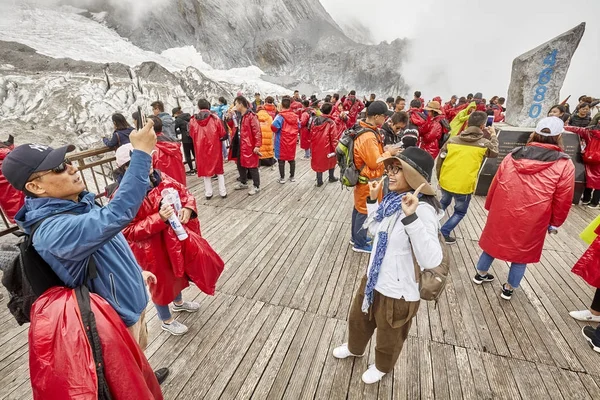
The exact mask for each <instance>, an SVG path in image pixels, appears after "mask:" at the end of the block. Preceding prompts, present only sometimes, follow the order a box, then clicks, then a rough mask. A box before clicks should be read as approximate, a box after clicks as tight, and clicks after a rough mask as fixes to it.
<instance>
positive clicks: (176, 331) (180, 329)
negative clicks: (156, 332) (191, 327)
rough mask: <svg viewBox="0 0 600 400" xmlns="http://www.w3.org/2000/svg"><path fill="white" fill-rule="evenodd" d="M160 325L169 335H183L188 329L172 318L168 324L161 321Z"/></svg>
mask: <svg viewBox="0 0 600 400" xmlns="http://www.w3.org/2000/svg"><path fill="white" fill-rule="evenodd" d="M160 327H161V328H162V330H163V331H167V332H169V333H170V334H171V335H175V336H179V335H183V334H184V333H186V332H187V331H188V327H187V326H185V325H184V324H182V323H181V322H179V321H177V320H173V322H171V323H170V324H165V323H164V322H163V323H162V325H161V326H160Z"/></svg>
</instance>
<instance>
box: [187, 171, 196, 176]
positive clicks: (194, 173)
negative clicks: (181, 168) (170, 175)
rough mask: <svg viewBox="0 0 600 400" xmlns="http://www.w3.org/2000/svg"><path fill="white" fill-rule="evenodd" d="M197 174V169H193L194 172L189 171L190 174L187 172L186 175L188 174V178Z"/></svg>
mask: <svg viewBox="0 0 600 400" xmlns="http://www.w3.org/2000/svg"><path fill="white" fill-rule="evenodd" d="M196 173H197V172H196V170H195V169H193V170H191V171H188V172H186V173H185V174H186V175H187V176H193V175H196Z"/></svg>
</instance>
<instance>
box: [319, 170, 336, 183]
mask: <svg viewBox="0 0 600 400" xmlns="http://www.w3.org/2000/svg"><path fill="white" fill-rule="evenodd" d="M334 172H335V168H331V169H330V170H329V180H333V179H334V178H335V176H334V175H333V173H334ZM317 183H318V184H319V185H322V184H323V173H322V172H317Z"/></svg>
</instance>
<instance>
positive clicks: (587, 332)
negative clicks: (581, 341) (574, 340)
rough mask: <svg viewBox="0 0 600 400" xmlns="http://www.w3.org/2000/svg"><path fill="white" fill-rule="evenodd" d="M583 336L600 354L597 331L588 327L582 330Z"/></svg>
mask: <svg viewBox="0 0 600 400" xmlns="http://www.w3.org/2000/svg"><path fill="white" fill-rule="evenodd" d="M581 334H582V335H583V337H584V338H585V340H587V341H588V343H589V344H590V347H591V348H592V350H594V351H595V352H596V353H600V341H599V340H598V339H597V338H596V329H594V328H593V327H591V326H589V325H587V326H584V327H583V328H581Z"/></svg>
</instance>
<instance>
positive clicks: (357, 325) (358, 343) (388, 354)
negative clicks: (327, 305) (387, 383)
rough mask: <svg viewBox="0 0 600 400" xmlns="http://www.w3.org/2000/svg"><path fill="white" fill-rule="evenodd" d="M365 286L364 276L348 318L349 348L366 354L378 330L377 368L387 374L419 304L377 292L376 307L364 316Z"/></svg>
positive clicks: (406, 335)
mask: <svg viewBox="0 0 600 400" xmlns="http://www.w3.org/2000/svg"><path fill="white" fill-rule="evenodd" d="M366 285H367V276H366V275H365V276H364V277H363V279H362V281H361V283H360V287H359V288H358V291H357V292H356V296H354V300H353V302H352V308H351V309H350V315H349V316H348V349H349V350H350V352H351V353H352V354H364V352H365V349H366V348H367V344H368V343H369V340H370V339H371V337H372V336H373V332H374V331H375V328H377V336H376V345H375V366H376V367H377V369H378V370H379V371H381V372H385V373H388V372H391V371H392V370H393V369H394V365H396V361H397V360H398V357H399V356H400V352H401V351H402V346H403V345H404V341H405V340H406V338H407V337H408V331H410V326H411V324H412V319H413V318H414V316H415V315H417V310H418V309H419V304H420V301H405V300H404V299H393V298H391V297H386V296H384V295H382V294H381V293H378V292H377V291H374V297H373V304H372V305H371V308H370V309H369V313H368V314H365V313H363V312H362V310H361V307H362V303H363V299H364V297H365V286H366Z"/></svg>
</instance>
